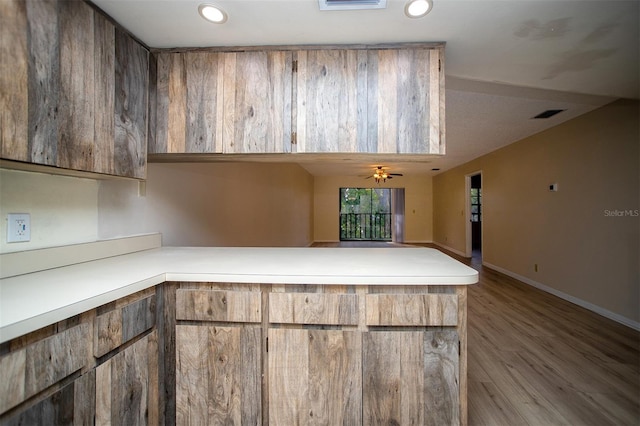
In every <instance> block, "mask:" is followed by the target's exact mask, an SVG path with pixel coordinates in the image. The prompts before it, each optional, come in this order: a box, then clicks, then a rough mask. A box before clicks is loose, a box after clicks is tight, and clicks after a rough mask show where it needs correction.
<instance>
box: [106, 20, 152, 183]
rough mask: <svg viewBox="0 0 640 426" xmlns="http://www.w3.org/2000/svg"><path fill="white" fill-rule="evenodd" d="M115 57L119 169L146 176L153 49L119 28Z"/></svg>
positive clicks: (116, 160) (118, 171) (123, 173)
mask: <svg viewBox="0 0 640 426" xmlns="http://www.w3.org/2000/svg"><path fill="white" fill-rule="evenodd" d="M115 60H116V62H115V90H116V92H115V93H116V97H115V117H116V119H115V139H114V169H115V173H116V174H117V175H119V176H129V177H135V178H145V177H146V164H147V135H146V131H147V110H148V90H147V89H148V79H149V52H148V51H147V50H146V49H145V48H143V47H142V46H141V45H140V44H138V43H137V42H136V41H135V40H134V39H133V38H131V36H129V35H128V34H126V33H125V32H124V31H123V30H120V29H116V34H115Z"/></svg>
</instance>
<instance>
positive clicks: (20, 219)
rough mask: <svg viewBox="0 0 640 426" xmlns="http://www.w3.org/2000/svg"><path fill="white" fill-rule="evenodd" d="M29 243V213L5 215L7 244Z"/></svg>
mask: <svg viewBox="0 0 640 426" xmlns="http://www.w3.org/2000/svg"><path fill="white" fill-rule="evenodd" d="M26 241H31V215H30V214H29V213H9V214H8V215H7V242H8V243H21V242H26Z"/></svg>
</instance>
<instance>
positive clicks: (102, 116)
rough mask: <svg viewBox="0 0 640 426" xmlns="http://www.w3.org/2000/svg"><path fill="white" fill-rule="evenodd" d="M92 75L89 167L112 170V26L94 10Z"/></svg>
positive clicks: (113, 107) (113, 77) (113, 68)
mask: <svg viewBox="0 0 640 426" xmlns="http://www.w3.org/2000/svg"><path fill="white" fill-rule="evenodd" d="M93 23H94V28H93V32H94V36H95V42H94V49H95V67H94V73H95V79H94V94H93V96H92V98H93V108H94V111H95V121H94V136H93V137H94V140H95V141H99V143H95V144H94V155H93V169H94V170H95V171H97V172H99V173H106V174H113V173H115V168H114V164H113V158H114V151H115V147H114V140H115V113H114V111H115V27H114V25H113V24H112V23H111V22H109V21H108V20H107V19H106V18H105V17H104V16H103V15H101V14H100V13H98V12H94V17H93Z"/></svg>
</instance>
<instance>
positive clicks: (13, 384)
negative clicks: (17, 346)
mask: <svg viewBox="0 0 640 426" xmlns="http://www.w3.org/2000/svg"><path fill="white" fill-rule="evenodd" d="M26 361H27V351H26V349H21V350H18V351H15V352H11V353H9V354H7V355H5V356H3V357H1V358H0V371H2V380H0V413H4V412H5V411H7V410H8V409H10V408H12V407H15V406H16V405H18V404H19V403H21V402H22V401H24V399H25V387H24V385H25V380H24V379H25V376H26V374H27V370H26V369H27V365H26Z"/></svg>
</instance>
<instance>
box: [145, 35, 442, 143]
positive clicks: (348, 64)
mask: <svg viewBox="0 0 640 426" xmlns="http://www.w3.org/2000/svg"><path fill="white" fill-rule="evenodd" d="M443 51H444V50H443V47H442V45H435V46H424V45H423V46H422V47H416V46H408V47H398V48H362V47H359V48H353V49H351V48H335V47H334V48H327V49H321V48H319V49H312V50H304V49H303V50H300V49H295V48H290V49H289V50H286V51H285V50H256V49H252V50H248V51H236V52H229V51H227V52H225V51H222V50H219V51H199V52H183V53H180V52H160V53H157V54H156V56H157V58H156V59H157V79H156V81H157V101H156V107H155V108H156V115H157V126H156V135H155V137H152V138H151V140H152V143H150V145H149V152H150V153H151V154H176V153H191V154H194V153H195V154H197V153H225V154H233V153H236V154H237V153H240V154H255V153H283V152H290V151H296V152H306V153H332V152H333V153H335V152H342V153H384V154H444V147H445V144H444V142H445V140H444V118H445V117H444V71H443V69H442V65H443V59H444V58H443ZM152 84H153V82H152ZM152 108H153V105H152ZM292 141H293V149H292Z"/></svg>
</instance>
